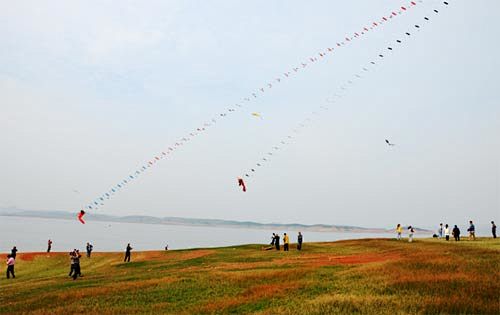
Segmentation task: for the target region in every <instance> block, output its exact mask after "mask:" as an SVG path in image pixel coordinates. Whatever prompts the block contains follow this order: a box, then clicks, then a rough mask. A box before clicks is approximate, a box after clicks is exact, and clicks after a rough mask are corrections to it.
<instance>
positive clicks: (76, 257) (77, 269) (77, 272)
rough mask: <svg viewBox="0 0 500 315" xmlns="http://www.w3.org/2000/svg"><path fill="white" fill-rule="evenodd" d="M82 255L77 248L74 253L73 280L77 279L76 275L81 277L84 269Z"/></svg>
mask: <svg viewBox="0 0 500 315" xmlns="http://www.w3.org/2000/svg"><path fill="white" fill-rule="evenodd" d="M81 257H82V255H80V251H79V250H78V249H77V250H76V251H75V252H74V254H73V260H74V263H73V268H74V269H73V280H76V277H81V276H82V270H81V269H80V258H81Z"/></svg>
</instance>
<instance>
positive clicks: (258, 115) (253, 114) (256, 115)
mask: <svg viewBox="0 0 500 315" xmlns="http://www.w3.org/2000/svg"><path fill="white" fill-rule="evenodd" d="M252 116H255V117H259V118H260V119H262V116H261V115H260V114H259V113H252Z"/></svg>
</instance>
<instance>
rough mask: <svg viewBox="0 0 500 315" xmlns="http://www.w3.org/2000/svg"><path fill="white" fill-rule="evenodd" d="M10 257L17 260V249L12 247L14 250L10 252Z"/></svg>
mask: <svg viewBox="0 0 500 315" xmlns="http://www.w3.org/2000/svg"><path fill="white" fill-rule="evenodd" d="M10 255H11V256H12V258H14V259H16V256H17V247H15V246H14V247H12V250H11V251H10Z"/></svg>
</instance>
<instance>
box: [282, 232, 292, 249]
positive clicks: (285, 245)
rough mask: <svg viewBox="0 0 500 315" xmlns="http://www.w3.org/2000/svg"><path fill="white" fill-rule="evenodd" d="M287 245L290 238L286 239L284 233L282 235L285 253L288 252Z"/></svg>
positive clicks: (286, 236)
mask: <svg viewBox="0 0 500 315" xmlns="http://www.w3.org/2000/svg"><path fill="white" fill-rule="evenodd" d="M289 243H290V238H289V237H288V235H286V233H284V234H283V250H284V251H285V252H288V246H289Z"/></svg>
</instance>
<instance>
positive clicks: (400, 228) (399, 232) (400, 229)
mask: <svg viewBox="0 0 500 315" xmlns="http://www.w3.org/2000/svg"><path fill="white" fill-rule="evenodd" d="M396 233H397V236H396V239H397V240H398V241H400V240H401V234H403V227H402V226H401V224H399V223H398V225H397V226H396Z"/></svg>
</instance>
